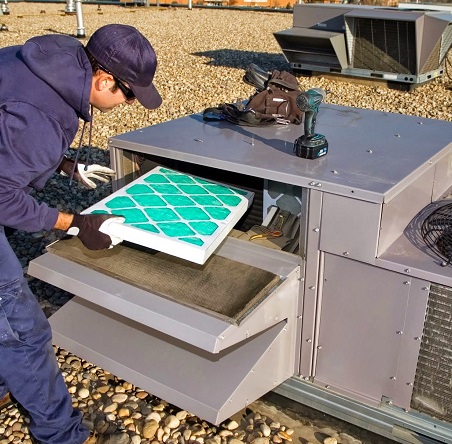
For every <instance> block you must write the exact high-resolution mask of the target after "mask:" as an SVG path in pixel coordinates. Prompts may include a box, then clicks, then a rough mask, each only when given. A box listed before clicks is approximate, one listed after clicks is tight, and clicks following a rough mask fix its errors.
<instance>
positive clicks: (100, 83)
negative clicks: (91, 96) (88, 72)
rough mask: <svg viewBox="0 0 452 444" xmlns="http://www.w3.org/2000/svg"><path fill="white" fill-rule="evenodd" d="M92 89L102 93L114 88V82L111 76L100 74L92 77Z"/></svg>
mask: <svg viewBox="0 0 452 444" xmlns="http://www.w3.org/2000/svg"><path fill="white" fill-rule="evenodd" d="M93 83H94V87H95V88H96V89H97V90H98V91H103V90H104V89H110V88H112V87H113V86H114V84H115V81H114V79H113V76H112V75H111V74H108V73H105V72H100V73H99V74H95V75H94V76H93Z"/></svg>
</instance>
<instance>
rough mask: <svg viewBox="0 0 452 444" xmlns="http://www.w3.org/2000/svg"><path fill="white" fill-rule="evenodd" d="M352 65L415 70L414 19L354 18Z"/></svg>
mask: <svg viewBox="0 0 452 444" xmlns="http://www.w3.org/2000/svg"><path fill="white" fill-rule="evenodd" d="M353 29H354V39H353V40H354V41H353V56H352V66H353V67H354V68H360V69H370V70H374V71H383V72H392V73H397V74H415V73H416V29H415V24H414V22H405V21H399V20H381V19H368V18H356V19H355V24H354V26H353Z"/></svg>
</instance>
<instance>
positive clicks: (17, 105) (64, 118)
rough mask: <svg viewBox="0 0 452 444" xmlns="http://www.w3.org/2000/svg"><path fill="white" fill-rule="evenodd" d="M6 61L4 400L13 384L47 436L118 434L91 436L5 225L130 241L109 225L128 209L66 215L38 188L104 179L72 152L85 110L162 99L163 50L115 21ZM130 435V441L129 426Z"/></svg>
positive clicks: (0, 104) (2, 131) (2, 94)
mask: <svg viewBox="0 0 452 444" xmlns="http://www.w3.org/2000/svg"><path fill="white" fill-rule="evenodd" d="M0 66H1V70H0V403H3V405H6V404H7V403H8V401H9V393H11V395H12V396H13V397H14V398H15V399H16V400H17V402H18V403H19V404H20V405H21V406H22V407H24V408H25V409H26V410H27V411H28V412H29V415H30V432H31V434H32V435H33V436H34V438H36V440H38V441H39V442H40V443H41V444H63V443H64V444H83V443H87V444H93V443H96V442H98V443H100V442H110V437H108V436H103V437H94V436H90V434H89V430H87V429H86V428H85V427H84V426H83V425H82V422H81V416H82V415H81V412H79V411H77V410H75V409H73V407H72V399H71V397H70V395H69V393H68V391H67V387H66V385H65V382H64V379H63V377H62V375H61V373H60V371H59V368H58V366H57V362H56V359H55V355H54V352H53V348H52V344H51V331H50V326H49V323H48V321H47V319H46V317H45V316H44V314H43V312H42V310H41V308H40V306H39V304H38V302H37V300H36V298H35V297H34V295H33V294H32V293H31V291H30V289H29V288H28V286H27V283H26V281H25V279H24V276H23V270H22V267H21V265H20V263H19V261H18V259H17V258H16V256H15V255H14V253H13V250H12V249H11V247H10V245H9V243H8V241H7V238H6V236H5V227H11V228H15V229H19V230H24V231H28V232H34V231H40V230H50V229H59V230H65V231H67V232H68V233H69V234H72V235H78V237H79V238H80V240H81V241H82V242H83V244H84V245H85V247H86V248H88V249H93V250H99V249H104V248H109V247H111V246H112V245H113V244H115V243H117V242H118V241H120V240H118V239H113V238H111V237H110V236H109V235H108V234H105V233H103V232H101V231H100V230H102V231H104V232H105V231H106V230H108V228H107V225H108V223H110V222H111V221H112V220H117V219H120V221H123V220H124V219H123V218H118V217H115V216H111V215H86V216H84V215H72V214H66V213H63V212H59V211H58V210H57V209H56V208H50V207H49V206H48V205H46V204H45V203H38V202H37V201H36V200H35V199H33V198H32V197H31V195H29V194H28V191H29V190H30V189H32V188H36V189H41V188H42V187H43V186H44V184H45V182H46V181H47V179H48V178H49V177H50V176H51V175H52V173H54V172H55V171H59V172H62V173H65V174H66V175H70V176H72V177H73V178H74V179H75V180H78V181H80V182H82V183H83V184H84V185H85V186H88V187H93V186H95V185H94V184H93V182H92V181H90V178H92V177H94V178H95V177H96V175H97V176H99V174H100V177H101V178H102V177H103V176H104V175H105V174H107V175H108V174H110V172H111V171H110V170H108V169H107V170H105V169H102V168H101V167H99V166H93V165H91V166H90V167H89V168H87V169H85V168H84V167H83V166H82V165H81V164H78V163H76V161H75V162H74V161H71V160H69V159H68V158H66V157H64V153H65V152H66V150H67V149H68V148H69V146H70V144H71V143H72V141H73V139H74V137H75V135H76V133H77V130H78V123H79V119H82V120H83V121H84V122H85V124H86V122H90V121H91V118H92V117H91V115H90V108H92V107H95V108H97V109H99V110H100V111H102V112H106V111H109V110H111V109H113V108H115V107H116V106H118V105H121V104H123V103H127V104H131V103H133V102H134V100H135V98H136V99H137V100H138V101H139V102H140V103H141V104H142V105H143V106H145V107H146V108H149V109H153V108H157V107H158V106H160V104H161V97H160V95H159V93H158V92H157V90H156V88H155V87H154V85H153V83H152V81H153V78H154V74H155V70H156V67H157V60H156V56H155V52H154V50H153V48H152V46H151V44H150V43H149V41H148V40H147V39H146V38H145V37H144V36H143V35H142V34H141V33H140V32H138V31H137V30H136V29H135V28H133V27H131V26H126V25H118V24H112V25H107V26H104V27H102V28H100V29H98V30H97V31H96V32H95V33H94V34H93V35H92V37H91V38H90V39H89V41H88V43H87V45H86V48H85V47H84V46H83V45H82V44H81V43H80V42H79V41H78V40H77V39H75V38H72V37H68V36H64V35H46V36H40V37H34V38H32V39H30V40H28V41H27V42H26V43H25V44H24V45H22V46H12V47H6V48H2V49H0ZM97 173H99V174H97ZM103 178H104V180H105V177H103ZM2 400H3V401H2ZM0 406H1V404H0ZM121 437H122V438H127V441H126V442H128V437H127V435H121ZM116 438H118V437H116ZM115 442H124V441H123V440H121V439H120V440H119V441H118V439H115Z"/></svg>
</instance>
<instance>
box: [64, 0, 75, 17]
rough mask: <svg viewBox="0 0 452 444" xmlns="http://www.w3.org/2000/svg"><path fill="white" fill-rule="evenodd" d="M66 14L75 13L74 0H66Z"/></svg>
mask: <svg viewBox="0 0 452 444" xmlns="http://www.w3.org/2000/svg"><path fill="white" fill-rule="evenodd" d="M64 12H65V13H66V14H75V3H74V0H66V8H65V10H64Z"/></svg>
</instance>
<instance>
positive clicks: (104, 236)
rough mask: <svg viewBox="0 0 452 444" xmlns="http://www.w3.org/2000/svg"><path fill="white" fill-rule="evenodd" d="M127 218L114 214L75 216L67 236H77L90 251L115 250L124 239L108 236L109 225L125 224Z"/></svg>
mask: <svg viewBox="0 0 452 444" xmlns="http://www.w3.org/2000/svg"><path fill="white" fill-rule="evenodd" d="M124 221H125V217H123V216H115V215H113V214H75V215H74V219H73V220H72V223H71V225H70V226H69V228H68V230H67V234H70V235H71V236H77V237H78V238H79V239H80V240H81V241H82V243H83V245H84V246H85V247H86V248H88V249H89V250H105V249H106V248H113V246H114V245H118V244H119V243H120V242H122V239H121V238H119V237H117V236H113V235H110V234H108V231H109V225H110V224H112V223H124Z"/></svg>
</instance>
